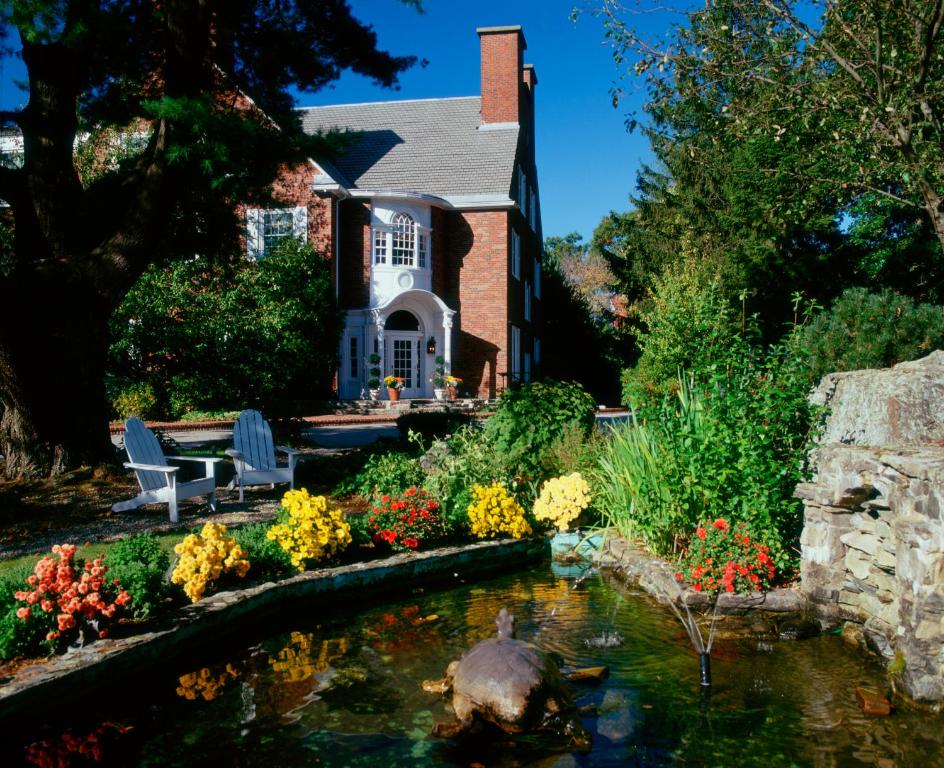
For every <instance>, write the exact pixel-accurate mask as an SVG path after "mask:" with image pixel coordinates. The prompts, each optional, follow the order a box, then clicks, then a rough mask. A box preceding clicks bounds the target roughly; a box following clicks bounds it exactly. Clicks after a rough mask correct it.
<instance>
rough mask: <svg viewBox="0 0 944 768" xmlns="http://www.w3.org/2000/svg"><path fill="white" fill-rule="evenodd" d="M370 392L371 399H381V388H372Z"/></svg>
mask: <svg viewBox="0 0 944 768" xmlns="http://www.w3.org/2000/svg"><path fill="white" fill-rule="evenodd" d="M369 394H370V399H371V400H379V399H380V390H379V389H371V390H369Z"/></svg>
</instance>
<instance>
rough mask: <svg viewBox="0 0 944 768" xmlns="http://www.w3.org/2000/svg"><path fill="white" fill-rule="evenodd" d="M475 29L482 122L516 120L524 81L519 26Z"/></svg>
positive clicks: (522, 41) (523, 44)
mask: <svg viewBox="0 0 944 768" xmlns="http://www.w3.org/2000/svg"><path fill="white" fill-rule="evenodd" d="M476 32H478V33H479V42H480V44H481V47H482V124H483V125H487V124H489V123H517V122H519V120H520V118H521V117H522V114H521V112H522V110H521V107H522V103H521V102H522V99H523V98H526V97H525V96H524V94H523V92H522V91H523V89H524V87H525V84H526V83H527V82H528V81H527V80H526V77H525V75H524V74H523V73H524V67H523V62H524V49H525V48H527V47H528V46H527V43H525V41H524V34H523V33H522V31H521V27H520V26H518V25H515V26H513V27H479V28H478V29H477V30H476ZM534 82H537V80H536V79H535V80H534ZM528 85H530V83H528Z"/></svg>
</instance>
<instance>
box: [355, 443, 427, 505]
mask: <svg viewBox="0 0 944 768" xmlns="http://www.w3.org/2000/svg"><path fill="white" fill-rule="evenodd" d="M425 479H426V473H425V472H424V471H423V468H422V467H421V466H420V463H419V461H418V460H417V459H415V458H412V457H410V456H408V455H406V454H405V453H401V452H399V451H388V452H386V453H374V454H372V455H371V456H370V457H369V458H368V459H367V462H366V463H365V464H364V468H363V469H362V470H361V471H360V472H358V474H357V477H356V478H355V479H354V480H353V481H352V482H351V483H350V484H347V485H346V487H347V488H349V489H350V490H352V491H353V492H354V493H359V494H360V495H361V496H363V497H364V498H365V499H372V498H373V497H374V496H376V495H378V494H383V493H399V492H400V491H405V490H406V489H407V488H410V487H411V486H422V485H423V482H424V480H425Z"/></svg>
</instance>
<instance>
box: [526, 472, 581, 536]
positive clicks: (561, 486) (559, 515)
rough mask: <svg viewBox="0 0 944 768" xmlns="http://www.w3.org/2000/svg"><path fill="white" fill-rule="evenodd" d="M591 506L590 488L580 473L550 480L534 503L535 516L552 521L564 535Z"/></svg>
mask: <svg viewBox="0 0 944 768" xmlns="http://www.w3.org/2000/svg"><path fill="white" fill-rule="evenodd" d="M588 506H590V486H589V485H587V481H586V480H584V479H583V477H581V475H580V473H579V472H574V473H572V474H570V475H562V476H561V477H555V478H552V479H550V480H548V481H547V482H546V483H544V485H543V486H541V495H540V496H538V500H537V501H535V502H534V516H535V517H536V518H537V519H538V520H550V521H551V522H552V523H554V525H555V526H556V527H557V530H558V531H560V532H561V533H563V532H564V531H566V530H567V529H568V528H570V524H571V523H572V522H574V520H576V519H577V518H578V517H580V513H581V512H583V511H584V510H585V509H586V508H587V507H588Z"/></svg>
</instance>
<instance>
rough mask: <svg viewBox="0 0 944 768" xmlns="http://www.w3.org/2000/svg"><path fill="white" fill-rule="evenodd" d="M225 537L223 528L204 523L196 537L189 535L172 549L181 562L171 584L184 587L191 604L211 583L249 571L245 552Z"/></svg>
mask: <svg viewBox="0 0 944 768" xmlns="http://www.w3.org/2000/svg"><path fill="white" fill-rule="evenodd" d="M225 534H226V526H225V525H218V524H216V523H207V524H206V525H204V526H203V529H202V530H201V531H200V533H199V534H195V533H191V534H188V535H187V536H185V537H184V540H183V541H182V542H180V544H178V545H177V546H176V547H174V551H175V552H176V553H177V554H178V555H179V556H180V559H179V560H178V561H177V567H176V568H174V572H173V574H171V577H170V580H171V581H172V582H173V583H174V584H183V587H184V592H185V593H186V594H187V597H189V598H190V600H191V602H194V603H195V602H197V601H198V600H199V599H200V598H202V597H203V593H204V592H205V591H206V588H207V586H208V585H209V584H210V582H213V581H216V580H217V579H218V578H219V577H220V576H222V575H223V574H224V573H233V572H235V573H236V574H237V575H238V576H239V577H240V578H242V577H243V576H245V575H246V572H247V571H248V570H249V561H248V560H247V559H246V553H245V551H244V550H243V548H242V547H240V546H239V545H238V544H237V543H236V540H235V539H233V538H232V537H230V536H226V535H225Z"/></svg>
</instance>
